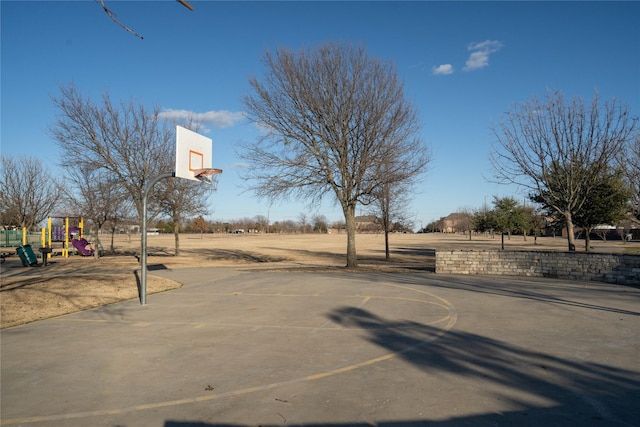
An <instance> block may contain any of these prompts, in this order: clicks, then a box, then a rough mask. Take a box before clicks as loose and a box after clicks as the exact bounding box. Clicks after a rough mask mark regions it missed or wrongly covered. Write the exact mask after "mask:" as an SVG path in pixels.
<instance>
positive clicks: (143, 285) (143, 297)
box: [140, 172, 176, 305]
mask: <svg viewBox="0 0 640 427" xmlns="http://www.w3.org/2000/svg"><path fill="white" fill-rule="evenodd" d="M174 176H176V173H175V172H171V173H165V174H162V175H158V176H157V177H155V178H153V179H152V180H151V182H149V185H147V188H145V189H144V194H143V195H142V230H140V232H141V233H142V238H141V239H140V242H141V243H140V264H141V267H140V305H145V304H146V303H147V199H148V198H149V193H150V192H151V189H152V188H153V186H154V185H156V182H158V181H160V180H161V179H164V178H172V177H174Z"/></svg>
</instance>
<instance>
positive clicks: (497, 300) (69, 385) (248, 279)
mask: <svg viewBox="0 0 640 427" xmlns="http://www.w3.org/2000/svg"><path fill="white" fill-rule="evenodd" d="M152 274H156V275H159V276H163V277H167V278H170V279H173V280H177V281H179V282H181V283H183V284H184V287H183V288H181V289H178V290H174V291H170V292H166V293H162V294H155V295H150V296H149V297H148V301H147V302H148V304H147V305H145V306H141V305H140V304H139V302H138V301H137V300H130V301H126V302H123V303H118V304H113V305H110V306H106V307H101V308H98V309H93V310H88V311H85V312H81V313H76V314H71V315H67V316H62V317H58V318H55V319H50V320H46V321H41V322H36V323H33V324H29V325H24V326H19V327H15V328H9V329H5V330H3V331H2V332H1V333H0V334H1V340H2V341H1V343H2V347H1V353H0V355H1V360H2V366H1V380H2V381H1V392H2V394H1V401H0V403H1V407H0V411H1V412H0V413H1V421H0V424H1V425H22V426H88V425H91V426H127V427H131V426H164V427H169V426H171V427H176V426H225V425H235V426H257V425H261V426H275V425H318V426H319V425H332V426H346V425H356V426H365V425H385V426H391V425H398V426H418V425H436V426H440V425H442V426H453V425H495V424H499V425H516V424H518V425H522V424H528V425H541V424H550V425H560V424H571V425H597V426H602V425H620V426H623V425H634V424H636V423H637V420H638V419H640V407H639V406H638V404H637V402H638V401H640V364H639V353H638V352H639V349H640V332H639V331H640V309H639V307H640V289H635V288H627V287H622V286H615V285H606V284H601V283H594V282H589V283H580V282H570V281H553V280H543V279H525V278H513V277H504V278H497V277H469V276H465V277H462V276H440V275H435V274H430V273H416V274H383V273H344V272H334V273H320V272H315V273H314V272H291V271H290V272H276V271H264V270H256V269H254V270H251V269H247V270H242V269H241V268H231V267H229V268H202V269H176V270H163V271H157V272H153V273H152Z"/></svg>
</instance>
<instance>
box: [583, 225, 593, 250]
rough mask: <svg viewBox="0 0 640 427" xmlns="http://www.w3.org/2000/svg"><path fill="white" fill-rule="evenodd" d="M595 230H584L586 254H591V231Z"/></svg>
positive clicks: (587, 228)
mask: <svg viewBox="0 0 640 427" xmlns="http://www.w3.org/2000/svg"><path fill="white" fill-rule="evenodd" d="M592 230H593V228H591V227H586V228H585V229H584V251H585V252H589V251H590V250H591V237H590V234H591V231H592Z"/></svg>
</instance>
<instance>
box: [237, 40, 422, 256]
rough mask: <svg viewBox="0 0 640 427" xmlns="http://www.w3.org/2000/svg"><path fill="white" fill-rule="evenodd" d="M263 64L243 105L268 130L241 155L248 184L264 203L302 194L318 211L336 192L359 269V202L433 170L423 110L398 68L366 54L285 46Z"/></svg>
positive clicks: (344, 48)
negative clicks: (405, 177)
mask: <svg viewBox="0 0 640 427" xmlns="http://www.w3.org/2000/svg"><path fill="white" fill-rule="evenodd" d="M264 64H265V66H266V69H267V70H266V73H265V77H264V81H263V82H260V81H259V80H258V79H257V78H256V77H254V78H251V79H250V81H249V83H250V85H251V88H252V90H253V91H252V92H253V93H252V94H251V95H249V96H247V97H245V98H244V104H245V106H246V110H247V112H248V117H249V119H250V120H252V121H253V122H254V123H256V124H258V125H260V126H261V127H262V128H264V129H266V133H265V135H264V136H263V137H262V138H260V139H259V140H258V141H257V142H254V143H249V144H245V145H244V146H243V147H242V148H243V150H242V152H240V156H241V157H243V158H245V159H246V160H248V163H249V165H250V166H249V168H248V169H247V174H246V175H245V177H246V178H247V179H248V180H249V183H250V184H249V186H250V188H251V189H252V190H254V192H255V193H256V194H257V195H258V196H259V197H265V198H268V199H276V198H284V199H287V198H289V197H291V196H294V195H295V196H298V197H300V198H303V199H307V200H309V203H310V205H314V204H318V203H320V201H321V200H322V199H323V198H324V197H325V196H326V195H328V194H332V195H333V196H334V197H335V200H336V201H337V203H339V204H340V206H341V208H342V212H343V214H344V217H345V223H346V230H347V268H354V267H357V256H356V244H355V235H356V224H355V212H356V206H357V204H358V203H363V202H365V201H366V200H367V199H369V198H370V197H371V195H372V194H373V193H374V191H376V189H378V188H380V187H381V186H383V185H385V184H387V183H390V182H391V183H393V182H396V181H397V180H398V178H397V174H396V173H398V174H399V173H401V172H402V173H408V174H411V173H419V172H422V170H423V166H424V165H425V164H426V163H427V160H428V159H427V154H426V150H425V147H424V145H423V144H422V142H421V141H420V140H419V139H418V138H417V137H416V134H417V133H418V131H419V130H420V124H419V121H418V118H417V113H416V110H415V108H414V107H413V106H412V105H411V104H410V103H409V102H408V101H407V99H406V98H405V96H404V90H403V85H402V83H401V82H400V80H399V79H398V77H397V75H396V72H395V70H394V68H393V66H392V65H391V64H389V63H384V62H382V61H379V60H377V59H375V58H372V57H369V56H368V55H367V53H366V52H365V49H364V48H362V47H353V46H351V45H348V44H334V43H327V44H324V45H322V46H320V47H319V48H318V49H316V50H306V51H300V52H297V53H296V52H292V51H290V50H287V49H278V50H276V51H275V52H273V53H267V54H266V56H265V58H264ZM388 159H394V161H393V163H392V164H389V163H388V162H387V160H388ZM390 168H392V169H390ZM383 171H386V172H388V173H383Z"/></svg>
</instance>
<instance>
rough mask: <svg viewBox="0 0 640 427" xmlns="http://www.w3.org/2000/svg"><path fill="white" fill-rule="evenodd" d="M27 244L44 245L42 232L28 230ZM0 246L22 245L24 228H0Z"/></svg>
mask: <svg viewBox="0 0 640 427" xmlns="http://www.w3.org/2000/svg"><path fill="white" fill-rule="evenodd" d="M27 244H29V245H31V246H33V247H40V246H42V232H39V231H29V232H27ZM0 246H1V247H6V248H9V247H13V248H17V247H18V246H22V230H0Z"/></svg>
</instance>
